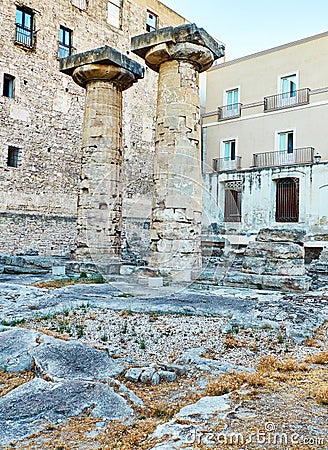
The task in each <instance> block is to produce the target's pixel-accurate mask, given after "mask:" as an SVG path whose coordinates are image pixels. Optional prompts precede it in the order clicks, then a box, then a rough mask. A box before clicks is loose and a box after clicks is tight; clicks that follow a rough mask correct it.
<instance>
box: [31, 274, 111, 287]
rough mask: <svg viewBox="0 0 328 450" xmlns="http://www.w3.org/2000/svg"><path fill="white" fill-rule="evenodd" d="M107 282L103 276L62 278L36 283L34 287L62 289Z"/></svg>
mask: <svg viewBox="0 0 328 450" xmlns="http://www.w3.org/2000/svg"><path fill="white" fill-rule="evenodd" d="M103 283H106V280H105V279H104V278H103V277H102V276H101V275H99V276H94V277H80V278H61V279H59V280H49V281H41V282H39V283H34V284H33V285H32V286H34V287H37V288H41V289H60V288H62V287H65V286H72V285H74V284H103Z"/></svg>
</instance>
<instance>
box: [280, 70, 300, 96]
mask: <svg viewBox="0 0 328 450" xmlns="http://www.w3.org/2000/svg"><path fill="white" fill-rule="evenodd" d="M280 83H281V84H280V92H281V94H282V97H283V98H290V97H296V89H297V87H296V74H294V75H289V76H288V77H282V78H281V82H280Z"/></svg>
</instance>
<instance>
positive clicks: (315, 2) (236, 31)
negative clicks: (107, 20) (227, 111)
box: [161, 0, 328, 60]
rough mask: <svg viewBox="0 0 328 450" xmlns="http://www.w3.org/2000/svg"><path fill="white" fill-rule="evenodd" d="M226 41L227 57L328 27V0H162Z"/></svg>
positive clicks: (317, 31)
mask: <svg viewBox="0 0 328 450" xmlns="http://www.w3.org/2000/svg"><path fill="white" fill-rule="evenodd" d="M161 1H162V3H164V4H165V5H167V6H169V7H170V8H172V9H174V10H175V11H177V12H178V13H180V14H181V15H183V16H184V17H186V18H187V19H188V20H190V21H191V22H195V23H196V24H197V25H198V26H200V27H203V28H205V29H206V31H208V32H209V33H210V34H211V35H212V36H214V37H216V38H218V39H220V40H221V41H223V42H224V43H225V44H226V56H227V60H230V59H234V58H238V57H240V56H244V55H249V54H251V53H255V52H258V51H261V50H265V49H268V48H271V47H275V46H277V45H281V44H285V43H287V42H291V41H295V40H298V39H302V38H304V37H307V36H312V35H314V34H318V33H322V32H324V31H328V0H312V1H309V0H307V1H305V0H288V1H287V0H225V1H223V0H201V1H199V0H161Z"/></svg>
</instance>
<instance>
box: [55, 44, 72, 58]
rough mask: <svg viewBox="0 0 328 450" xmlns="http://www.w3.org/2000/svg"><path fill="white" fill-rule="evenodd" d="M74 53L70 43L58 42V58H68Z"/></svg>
mask: <svg viewBox="0 0 328 450" xmlns="http://www.w3.org/2000/svg"><path fill="white" fill-rule="evenodd" d="M71 54H72V48H71V47H70V46H68V45H64V44H62V43H60V42H59V43H58V58H66V57H67V56H70V55H71Z"/></svg>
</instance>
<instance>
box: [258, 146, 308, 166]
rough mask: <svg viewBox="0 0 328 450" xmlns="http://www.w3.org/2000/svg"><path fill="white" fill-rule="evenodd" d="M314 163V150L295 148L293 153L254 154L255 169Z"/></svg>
mask: <svg viewBox="0 0 328 450" xmlns="http://www.w3.org/2000/svg"><path fill="white" fill-rule="evenodd" d="M313 162H314V148H313V147H303V148H294V149H293V151H292V152H290V153H288V152H287V151H286V150H285V151H275V152H266V153H255V154H253V166H254V167H271V166H288V165H291V164H306V163H313Z"/></svg>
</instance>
